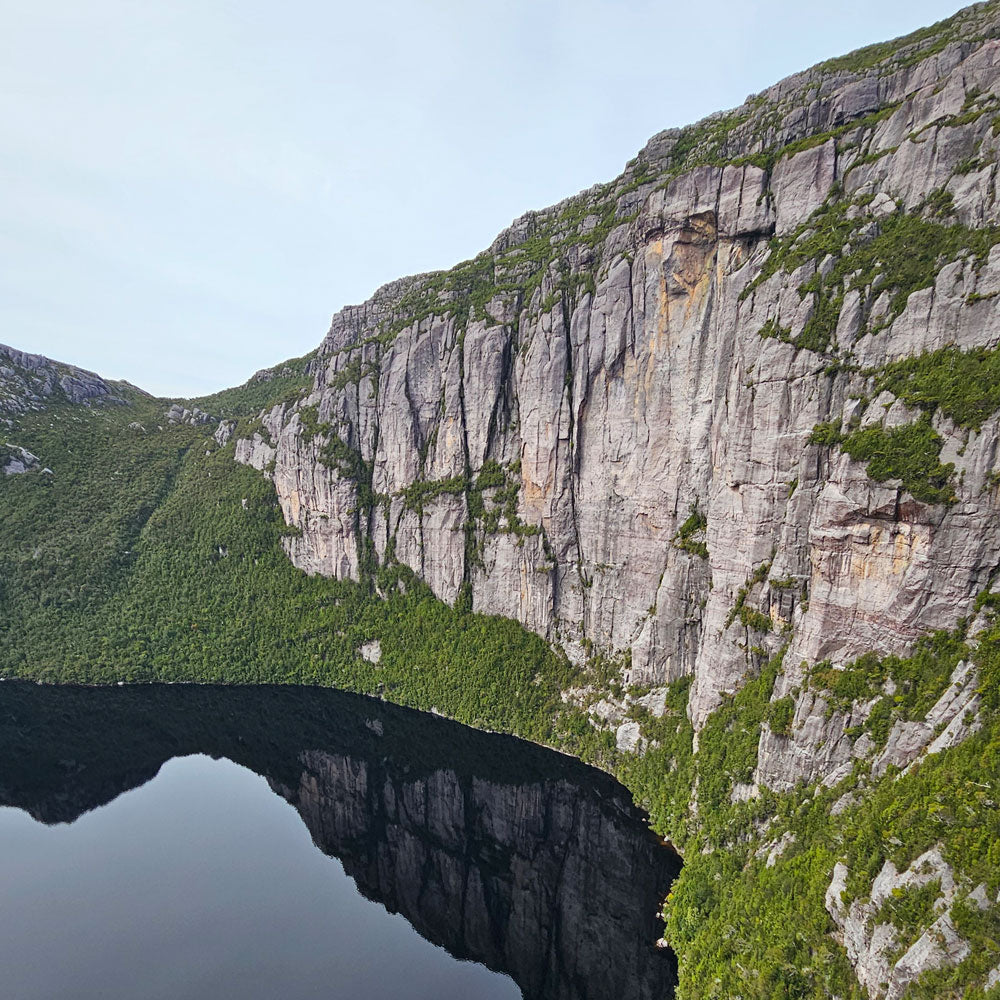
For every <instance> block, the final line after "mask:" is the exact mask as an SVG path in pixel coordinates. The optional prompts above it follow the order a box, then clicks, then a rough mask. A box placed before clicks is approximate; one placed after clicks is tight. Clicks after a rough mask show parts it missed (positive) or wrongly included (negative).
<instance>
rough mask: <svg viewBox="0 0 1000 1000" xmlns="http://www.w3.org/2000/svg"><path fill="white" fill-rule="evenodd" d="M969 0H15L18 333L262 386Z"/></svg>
mask: <svg viewBox="0 0 1000 1000" xmlns="http://www.w3.org/2000/svg"><path fill="white" fill-rule="evenodd" d="M958 6H959V4H957V3H956V2H955V0H950V2H942V0H838V2H837V3H829V4H812V3H803V2H802V0H700V2H694V3H693V2H690V0H686V2H675V0H668V2H664V0H661V2H651V0H618V2H612V0H507V2H505V3H496V2H494V3H477V2H475V0H368V2H365V3H359V4H347V3H341V2H337V0H324V2H318V0H285V2H283V3H274V2H273V0H272V2H266V3H265V2H260V0H87V2H86V3H80V2H79V0H32V2H30V3H29V2H28V0H0V16H2V23H3V26H4V27H3V32H2V33H0V343H6V344H9V345H11V346H14V347H17V348H20V349H22V350H28V351H33V352H37V353H41V354H46V355H48V356H50V357H54V358H56V359H58V360H61V361H67V362H71V363H73V364H77V365H80V366H82V367H84V368H89V369H92V370H96V371H98V372H100V373H101V374H102V375H105V376H107V377H110V378H124V379H128V380H129V381H130V382H133V383H135V384H137V385H139V386H141V387H143V388H144V389H147V390H148V391H151V392H154V393H156V394H158V395H163V396H196V395H200V394H203V393H208V392H212V391H215V390H217V389H221V388H223V387H226V386H230V385H237V384H239V383H241V382H243V381H244V380H245V379H247V378H248V377H249V376H250V375H251V374H252V373H253V372H254V371H256V370H258V369H260V368H263V367H266V366H270V365H273V364H275V363H277V362H279V361H281V360H283V359H285V358H289V357H296V356H299V355H302V354H305V353H306V352H308V351H310V350H312V349H313V348H314V347H316V345H317V344H318V343H319V341H320V340H321V339H322V337H323V335H324V334H325V332H326V330H327V328H328V327H329V322H330V316H331V315H332V314H333V313H334V312H336V311H337V310H339V309H340V308H341V307H343V306H345V305H349V304H354V303H358V302H362V301H364V300H365V299H367V298H368V297H369V296H370V295H371V294H372V292H374V291H375V289H376V288H377V287H378V286H379V285H381V284H383V283H384V282H386V281H390V280H392V279H394V278H398V277H401V276H402V275H405V274H413V273H418V272H423V271H430V270H436V269H439V268H446V267H449V266H451V265H452V264H455V263H457V262H459V261H462V260H466V259H468V258H470V257H473V256H475V254H476V253H478V252H479V251H480V250H483V249H485V248H486V247H487V246H489V244H490V243H491V242H492V240H493V238H494V236H495V235H496V234H497V233H498V232H499V231H500V230H501V229H503V228H504V227H505V226H506V225H508V224H509V223H510V222H511V221H512V220H513V219H515V218H516V217H517V216H519V215H522V214H523V213H524V212H526V211H528V210H529V209H537V208H543V207H545V206H546V205H549V204H552V203H553V202H556V201H559V200H561V199H562V198H564V197H567V196H568V195H571V194H574V193H575V192H577V191H579V190H581V189H583V188H586V187H589V186H590V185H592V184H594V183H596V182H598V181H605V180H610V179H612V178H613V177H615V176H616V175H617V174H618V173H619V172H620V171H621V169H622V167H623V166H624V164H625V162H626V161H627V160H629V159H630V158H631V157H632V156H634V155H635V153H636V152H638V150H639V149H640V148H641V147H642V146H643V145H644V143H645V142H646V140H647V139H648V138H649V137H650V136H651V135H653V134H654V133H656V132H658V131H660V130H662V129H665V128H671V127H675V126H681V125H685V124H689V123H691V122H694V121H697V120H698V119H699V118H702V117H704V116H705V115H707V114H711V113H712V112H713V111H719V110H723V109H727V108H731V107H735V106H737V105H739V104H741V103H742V102H743V100H744V98H746V97H747V95H749V94H751V93H756V92H759V91H761V90H763V89H765V88H766V87H767V86H769V85H770V84H772V83H774V82H776V81H777V80H779V79H781V78H782V77H784V76H787V75H789V74H790V73H794V72H796V71H798V70H801V69H805V68H806V67H808V66H810V65H812V64H814V63H816V62H819V61H821V60H823V59H826V58H829V57H831V56H836V55H841V54H843V53H845V52H848V51H850V50H851V49H854V48H858V47H859V46H862V45H867V44H869V43H871V42H877V41H884V40H885V39H887V38H893V37H896V36H898V35H901V34H904V33H906V32H908V31H911V30H913V29H914V28H918V27H921V26H922V25H925V24H929V23H932V22H934V21H937V20H940V19H941V18H943V17H947V16H948V15H950V14H952V13H954V11H955V10H957V9H958Z"/></svg>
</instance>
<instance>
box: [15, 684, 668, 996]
mask: <svg viewBox="0 0 1000 1000" xmlns="http://www.w3.org/2000/svg"><path fill="white" fill-rule="evenodd" d="M679 868H680V859H679V858H678V857H677V856H676V854H674V853H673V852H672V851H671V850H670V849H669V848H667V847H665V846H664V845H663V844H662V843H661V842H660V841H659V839H658V838H657V837H656V836H655V835H654V834H653V833H652V832H651V831H650V830H649V828H648V826H647V823H646V817H645V815H644V814H643V813H642V812H641V811H640V810H638V809H637V808H636V807H635V806H634V805H633V804H632V802H631V799H630V797H629V795H628V793H627V791H626V790H625V789H624V788H622V787H621V786H620V785H618V784H617V782H615V781H613V780H612V779H611V778H610V777H609V776H607V775H605V774H603V773H601V772H599V771H596V770H594V769H592V768H588V767H586V766H584V765H583V764H580V763H579V762H577V761H575V760H573V759H571V758H568V757H566V756H564V755H562V754H558V753H555V752H554V751H549V750H546V749H544V748H541V747H538V746H535V745H534V744H530V743H526V742H523V741H520V740H516V739H513V738H511V737H505V736H499V735H495V734H488V733H481V732H477V731H475V730H471V729H468V728H467V727H464V726H460V725H457V724H456V723H452V722H449V721H447V720H444V719H441V718H438V717H436V716H433V715H427V714H423V713H419V712H414V711H410V710H407V709H403V708H399V707H396V706H392V705H388V704H385V703H383V702H380V701H377V700H374V699H368V698H363V697H360V696H356V695H350V694H344V693H340V692H334V691H329V690H325V689H323V690H320V689H307V688H284V687H269V688H239V687H200V686H190V685H165V686H159V685H152V686H142V687H124V688H78V687H43V686H39V685H30V684H22V683H11V682H6V683H3V684H0V969H2V970H3V990H2V992H3V996H4V997H5V998H9V1000H28V998H46V1000H55V998H71V997H72V998H74V1000H83V998H95V1000H96V998H101V1000H115V998H123V1000H124V998H129V1000H132V998H135V997H143V998H149V1000H153V998H161V997H162V998H164V1000H166V998H230V997H231V998H234V1000H235V998H241V1000H247V998H262V1000H263V998H275V997H281V998H287V1000H298V998H301V1000H305V998H345V1000H346V998H352V1000H353V998H371V1000H377V998H390V997H391V998H402V997H407V998H427V1000H431V998H433V1000H449V998H456V1000H457V998H462V1000H466V998H482V1000H493V998H496V1000H502V998H517V997H521V996H523V997H525V998H528V1000H536V998H537V1000H543V998H545V1000H547V998H567V1000H569V998H580V1000H583V998H613V1000H629V998H632V997H635V998H642V1000H645V998H650V1000H651V998H654V997H660V998H663V997H670V996H671V995H672V993H673V987H674V984H675V982H676V962H675V960H674V956H673V954H672V953H671V952H670V950H669V949H663V948H658V947H656V941H657V939H658V938H659V936H660V934H661V933H662V924H661V923H660V922H659V920H658V917H657V915H656V914H657V910H658V908H659V905H660V903H661V901H662V899H663V897H664V896H665V895H666V893H667V891H668V889H669V886H670V883H671V881H672V880H673V878H674V877H676V874H677V872H678V871H679Z"/></svg>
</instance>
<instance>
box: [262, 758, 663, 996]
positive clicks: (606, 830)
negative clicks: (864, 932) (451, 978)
mask: <svg viewBox="0 0 1000 1000" xmlns="http://www.w3.org/2000/svg"><path fill="white" fill-rule="evenodd" d="M302 761H303V765H304V770H303V773H302V778H301V780H300V782H299V785H298V787H297V788H286V789H282V790H281V791H282V794H284V795H285V797H286V798H287V799H288V800H289V801H290V802H292V803H293V804H295V805H296V807H297V808H298V810H299V812H300V813H301V815H302V818H303V819H304V820H305V822H306V825H307V826H308V827H309V829H310V831H311V832H312V835H313V839H314V840H315V842H316V844H317V846H318V847H320V848H321V849H322V850H323V851H325V852H326V853H327V854H334V855H336V856H337V857H339V858H340V859H341V860H342V862H343V864H344V868H345V870H346V871H347V872H348V874H350V875H351V876H353V877H354V879H355V880H356V881H357V884H358V887H359V888H360V889H361V890H362V892H364V894H365V895H366V896H368V897H370V898H372V899H377V900H379V901H380V902H382V903H384V904H385V906H386V907H387V908H388V909H390V910H393V911H397V910H398V911H399V912H400V913H402V914H403V915H404V916H405V917H406V918H407V919H408V920H409V921H410V923H412V924H413V926H414V927H416V929H417V930H418V931H419V932H420V933H421V934H422V935H424V937H426V938H428V939H429V940H431V941H434V942H435V943H437V944H441V945H444V947H445V948H447V949H448V951H450V952H451V953H452V954H453V955H456V956H457V957H460V958H472V959H475V960H476V961H479V962H484V963H485V964H486V965H488V966H489V967H490V968H493V969H498V970H501V971H504V972H507V973H509V974H510V975H511V977H512V978H513V979H514V981H515V982H516V983H517V984H518V985H519V986H520V987H521V989H522V991H523V992H524V995H525V997H528V998H535V997H539V998H540V997H546V998H548V997H553V998H555V997H559V998H563V997H565V998H583V997H621V998H625V997H636V998H639V997H643V998H644V997H663V996H668V995H669V994H670V992H671V991H672V988H673V985H674V983H675V981H676V980H675V968H674V963H673V960H672V956H670V955H669V954H668V953H666V952H663V951H658V950H657V949H655V948H654V947H652V942H653V941H654V939H655V938H656V936H657V927H656V918H655V916H654V915H655V913H656V911H657V908H658V906H659V903H660V902H661V901H662V899H663V896H664V895H665V894H666V890H667V888H668V886H669V884H670V880H671V878H672V876H673V875H675V874H676V870H677V865H676V861H675V859H673V858H672V857H671V856H670V855H669V854H668V853H667V852H666V851H664V850H663V849H662V848H661V847H660V846H659V845H658V844H657V842H656V840H655V839H654V838H653V837H651V836H650V835H649V832H648V830H646V829H645V827H644V826H642V825H641V824H637V823H636V817H635V816H634V815H630V813H629V811H627V810H625V809H623V808H622V802H621V801H616V800H615V799H611V800H608V799H605V798H603V797H602V796H600V795H597V794H594V791H593V790H592V789H588V788H586V787H585V786H581V785H577V784H574V783H572V782H570V781H567V780H565V779H559V780H553V781H542V782H538V783H533V784H530V785H512V784H505V783H500V782H496V781H492V780H490V779H489V778H488V777H484V778H480V777H476V776H473V777H459V776H458V775H457V774H456V773H455V772H453V771H450V770H439V771H435V772H433V773H432V774H430V775H426V776H423V775H421V776H416V777H410V776H407V775H406V774H405V772H401V771H400V770H399V768H398V762H393V761H383V762H380V761H376V760H364V759H359V758H355V757H350V756H343V755H340V754H330V753H325V752H319V751H310V752H307V753H305V754H303V755H302ZM275 787H277V786H275Z"/></svg>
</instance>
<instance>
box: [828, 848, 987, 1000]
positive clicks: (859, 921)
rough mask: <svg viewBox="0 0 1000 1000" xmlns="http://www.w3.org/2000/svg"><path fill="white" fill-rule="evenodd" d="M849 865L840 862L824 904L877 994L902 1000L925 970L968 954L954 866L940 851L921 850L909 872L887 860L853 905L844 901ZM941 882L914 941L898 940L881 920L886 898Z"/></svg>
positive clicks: (895, 931) (887, 999) (864, 978)
mask: <svg viewBox="0 0 1000 1000" xmlns="http://www.w3.org/2000/svg"><path fill="white" fill-rule="evenodd" d="M847 874H848V873H847V868H846V866H845V865H843V864H840V863H838V864H837V866H836V868H835V869H834V872H833V881H832V882H831V883H830V888H829V889H828V890H827V894H826V908H827V911H828V912H829V913H830V916H831V917H833V919H834V921H835V923H836V924H837V926H838V928H839V929H840V934H841V938H842V940H843V943H844V945H845V946H846V948H847V955H848V958H849V959H850V960H851V964H852V965H853V966H854V969H855V972H856V973H857V976H858V981H859V982H860V983H861V985H862V986H864V987H865V989H867V990H868V994H869V995H870V996H871V997H874V998H881V997H885V1000H900V998H901V997H902V996H903V995H904V994H905V993H906V989H907V987H908V986H909V985H910V983H912V982H913V981H914V980H916V979H917V978H919V977H920V976H921V975H922V974H923V973H924V972H927V971H929V970H930V969H937V968H940V967H941V966H949V965H956V964H958V963H959V962H961V961H962V959H963V958H965V957H966V956H967V955H968V954H969V944H968V942H967V941H965V940H963V939H962V937H961V936H960V935H959V933H958V931H957V930H956V928H955V924H954V922H953V921H952V919H951V913H950V907H951V903H952V901H953V900H954V898H955V895H956V886H955V880H954V878H953V875H952V871H951V868H950V866H949V865H948V864H947V862H946V861H944V859H943V858H942V857H941V854H940V852H939V851H938V850H936V849H932V850H930V851H926V852H925V853H924V854H922V855H921V856H920V857H919V858H917V860H916V861H914V863H913V864H912V865H911V866H910V867H909V868H908V869H907V870H906V871H905V872H897V871H896V868H895V866H894V865H893V864H892V862H891V861H887V862H886V863H885V866H884V867H883V869H882V871H881V872H879V874H878V876H877V878H876V879H875V881H874V883H873V884H872V888H871V895H870V898H869V899H868V900H865V901H862V900H854V901H853V902H852V903H851V904H850V906H849V907H845V906H844V904H843V902H842V901H841V893H842V892H843V891H844V889H845V887H846V885H847ZM935 882H936V883H938V884H939V886H940V894H939V896H938V898H937V901H936V902H935V904H934V913H933V914H932V915H931V916H930V917H929V918H928V920H929V923H928V926H927V927H926V928H925V929H922V930H920V929H918V930H920V933H919V934H918V936H917V938H916V940H914V941H912V942H907V941H905V940H900V935H899V931H898V929H897V928H896V927H894V926H893V924H892V923H891V922H889V923H880V922H878V921H879V916H880V911H881V909H882V907H883V906H884V904H885V903H886V901H887V900H889V899H891V898H893V897H897V896H900V895H904V894H906V893H908V892H912V891H913V890H915V889H921V888H923V887H925V886H929V885H931V884H932V883H935Z"/></svg>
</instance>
